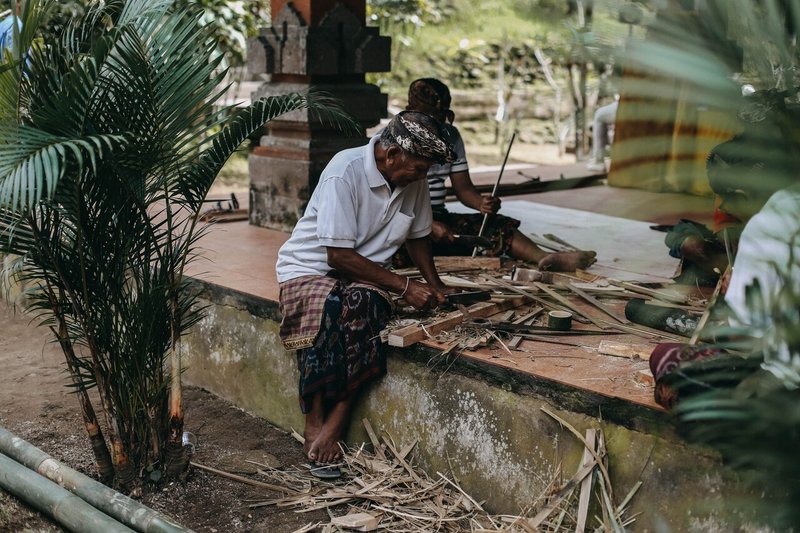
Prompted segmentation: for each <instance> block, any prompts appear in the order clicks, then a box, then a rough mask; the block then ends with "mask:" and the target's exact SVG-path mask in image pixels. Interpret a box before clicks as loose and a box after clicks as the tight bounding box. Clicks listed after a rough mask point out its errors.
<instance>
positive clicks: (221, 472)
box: [189, 461, 300, 494]
mask: <svg viewBox="0 0 800 533" xmlns="http://www.w3.org/2000/svg"><path fill="white" fill-rule="evenodd" d="M189 464H191V465H192V466H193V467H195V468H199V469H200V470H205V471H206V472H211V473H212V474H216V475H218V476H221V477H226V478H228V479H232V480H234V481H238V482H239V483H245V484H247V485H252V486H254V487H260V488H262V489H267V490H271V491H274V492H288V493H290V494H299V493H300V491H299V490H297V489H293V488H290V487H281V486H280V485H273V484H271V483H264V482H262V481H256V480H255V479H250V478H247V477H242V476H237V475H236V474H231V473H230V472H225V471H224V470H217V469H216V468H212V467H210V466H205V465H201V464H200V463H195V462H194V461H191V462H190V463H189Z"/></svg>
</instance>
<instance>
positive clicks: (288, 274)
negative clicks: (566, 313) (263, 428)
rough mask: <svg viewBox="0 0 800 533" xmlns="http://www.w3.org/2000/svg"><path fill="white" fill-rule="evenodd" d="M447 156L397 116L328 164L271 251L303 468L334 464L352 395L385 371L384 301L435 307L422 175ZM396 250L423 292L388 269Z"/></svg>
mask: <svg viewBox="0 0 800 533" xmlns="http://www.w3.org/2000/svg"><path fill="white" fill-rule="evenodd" d="M452 158H453V155H452V150H451V148H450V146H449V145H448V144H447V142H446V141H445V140H444V132H443V130H442V126H441V124H440V123H439V122H438V121H436V120H435V119H433V118H432V117H429V116H427V115H425V114H422V113H416V112H410V111H406V112H403V113H400V114H399V115H397V116H396V117H395V118H394V119H392V121H391V122H390V123H389V125H388V126H387V127H386V129H385V130H384V131H383V133H382V134H381V135H380V137H373V138H372V139H371V140H370V142H369V144H367V145H366V146H363V147H359V148H351V149H349V150H344V151H342V152H339V153H338V154H336V155H335V156H334V157H333V159H332V160H331V161H330V163H329V164H328V165H327V166H326V167H325V170H324V171H323V172H322V175H321V177H320V180H319V185H317V188H316V189H315V190H314V193H313V194H312V195H311V199H310V201H309V203H308V207H306V210H305V214H304V215H303V217H302V218H301V219H300V220H299V221H298V223H297V225H296V226H295V229H294V231H293V232H292V236H291V237H290V238H289V240H288V241H287V242H286V243H285V244H284V245H283V246H282V247H281V249H280V251H279V254H278V263H277V275H278V281H279V283H280V310H281V314H282V315H283V321H282V323H281V328H280V335H281V339H282V341H283V343H284V346H285V347H286V349H288V350H298V352H297V361H298V366H299V369H300V387H299V388H300V407H301V409H302V412H303V413H304V414H305V415H306V419H305V433H304V436H305V447H304V450H305V452H306V455H307V456H308V458H309V459H310V460H311V461H312V462H313V461H319V462H322V463H329V462H331V461H334V460H336V459H338V458H339V457H340V456H341V450H340V447H339V440H340V439H341V437H342V436H343V435H344V432H345V429H346V427H347V422H348V418H349V411H350V407H351V406H352V403H353V401H354V399H355V397H356V395H357V394H358V392H359V390H360V389H361V388H362V387H363V386H364V384H366V383H367V382H369V381H371V380H374V379H376V378H378V377H380V376H382V375H383V374H385V373H386V353H385V346H384V345H383V344H382V343H381V340H380V331H381V330H382V329H383V328H384V327H385V325H386V323H387V321H388V320H389V316H390V313H391V310H392V305H391V301H392V297H391V295H390V293H395V294H397V295H399V296H400V297H402V298H403V299H404V300H405V301H406V302H407V303H408V304H410V305H412V306H413V307H415V308H417V309H428V308H435V307H437V306H438V305H440V304H442V303H443V302H444V294H445V292H447V291H448V289H446V288H445V286H444V284H443V283H442V281H441V280H440V279H439V276H438V274H437V273H436V269H435V267H434V264H433V258H432V256H431V250H430V241H429V237H428V235H429V234H430V231H431V220H432V217H431V208H430V200H429V197H428V184H427V181H426V180H425V177H426V175H427V172H428V168H429V167H430V166H431V165H432V164H433V163H434V162H435V161H437V162H443V161H449V160H452ZM404 243H405V245H406V248H407V250H408V254H409V255H410V257H411V259H412V260H413V261H414V264H415V265H416V266H417V268H418V269H419V271H420V273H421V274H422V276H423V277H424V278H425V280H426V281H427V284H426V283H422V282H419V281H415V280H412V279H411V278H407V277H404V276H399V275H397V274H394V273H392V272H390V271H389V270H387V268H386V267H387V266H388V265H389V262H390V261H391V258H392V255H393V254H394V253H395V252H396V251H397V249H398V248H399V247H400V246H402V245H403V244H404ZM312 473H314V470H312Z"/></svg>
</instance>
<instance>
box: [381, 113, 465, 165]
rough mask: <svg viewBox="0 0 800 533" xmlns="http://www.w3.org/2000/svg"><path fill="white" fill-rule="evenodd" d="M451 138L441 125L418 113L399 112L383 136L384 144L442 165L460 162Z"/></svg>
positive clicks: (431, 118) (382, 141) (433, 119)
mask: <svg viewBox="0 0 800 533" xmlns="http://www.w3.org/2000/svg"><path fill="white" fill-rule="evenodd" d="M448 139H449V135H448V134H447V131H446V130H445V129H444V127H443V125H442V123H441V122H439V121H438V120H436V119H435V118H433V117H432V116H430V115H426V114H425V113H419V112H417V111H402V112H401V113H398V114H397V116H395V117H394V118H393V119H392V120H391V122H389V125H388V126H386V129H384V130H383V134H381V143H386V142H389V143H392V144H396V145H398V146H399V147H400V148H401V149H402V150H403V151H404V152H406V153H409V154H411V155H414V156H417V157H422V158H424V159H430V160H432V161H435V162H437V163H440V164H441V163H452V162H453V161H455V159H456V155H455V153H454V152H453V148H452V147H451V146H450V142H449V140H448Z"/></svg>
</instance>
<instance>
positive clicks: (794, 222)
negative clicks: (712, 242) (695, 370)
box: [650, 162, 800, 407]
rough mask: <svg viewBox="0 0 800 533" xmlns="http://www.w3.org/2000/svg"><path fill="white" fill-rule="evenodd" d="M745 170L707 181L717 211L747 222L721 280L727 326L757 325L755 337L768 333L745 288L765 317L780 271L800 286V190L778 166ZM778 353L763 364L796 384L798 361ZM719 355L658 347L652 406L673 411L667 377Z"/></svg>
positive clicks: (698, 348)
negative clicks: (755, 289)
mask: <svg viewBox="0 0 800 533" xmlns="http://www.w3.org/2000/svg"><path fill="white" fill-rule="evenodd" d="M739 170H744V169H739ZM749 171H750V172H749V175H745V173H740V172H737V171H734V170H732V169H729V172H726V173H719V174H715V175H714V176H713V177H712V176H711V175H709V178H710V180H711V182H712V188H713V189H714V191H715V192H717V194H718V195H719V197H720V203H719V207H720V209H721V210H723V211H724V212H726V213H729V214H731V215H733V216H735V217H736V218H738V219H739V220H743V221H745V222H746V224H745V226H744V230H743V231H742V234H741V238H740V239H739V243H738V251H737V253H736V257H735V259H734V264H733V269H732V270H731V275H730V279H729V280H727V279H723V280H722V281H721V283H722V287H721V289H722V291H721V292H723V293H724V295H725V298H724V302H725V304H726V306H727V308H728V311H729V313H728V315H729V321H730V323H731V324H733V325H740V326H741V325H744V326H753V327H756V326H757V327H758V328H759V329H758V330H756V329H754V330H753V333H754V334H755V335H756V336H758V335H761V334H763V333H764V331H767V330H769V329H770V328H769V327H768V326H767V325H765V324H760V323H759V322H760V321H761V318H757V317H756V316H754V315H753V314H752V313H751V309H750V308H749V307H748V305H747V303H746V298H745V295H746V293H747V292H748V287H750V286H752V285H753V283H754V282H757V283H758V285H759V288H760V290H761V301H760V302H759V304H758V309H756V311H766V313H767V314H769V313H770V312H771V311H772V309H773V306H774V304H775V303H776V302H777V301H778V299H779V298H780V295H781V293H782V291H783V289H784V284H783V282H782V281H781V277H780V276H779V274H778V272H779V271H780V272H788V273H789V274H790V275H789V276H788V279H791V280H792V282H793V283H796V284H797V283H800V186H798V185H796V184H794V182H795V181H796V180H795V179H793V177H792V176H793V171H791V170H789V171H788V172H787V169H785V168H783V165H781V164H780V162H779V163H778V164H771V163H769V162H767V163H759V164H758V165H757V166H756V167H752V168H750V169H749ZM776 190H777V192H775V191H776ZM795 290H796V291H798V292H800V287H798V286H795ZM751 305H752V304H751ZM765 326H767V327H766V328H765ZM762 329H763V330H764V331H762ZM783 346H784V347H785V343H784V344H783ZM778 353H779V355H778V359H779V360H778V361H773V362H772V363H771V362H770V361H765V367H766V368H767V369H770V365H771V364H772V367H773V368H780V369H781V372H784V373H785V372H787V371H788V372H794V373H795V374H794V376H792V378H793V379H795V380H796V383H797V384H798V385H800V361H793V360H792V358H791V356H790V354H788V353H787V350H785V349H783V348H780V349H779V350H778ZM719 354H720V351H719V350H718V349H716V348H714V347H713V346H711V347H709V346H707V345H688V344H679V343H663V344H659V345H658V346H657V347H656V348H655V350H653V353H652V355H651V357H650V370H651V371H652V373H653V376H654V377H655V379H656V389H655V400H656V402H658V403H659V404H661V405H663V406H664V407H672V406H673V405H674V404H675V402H676V401H677V399H678V397H677V394H676V392H675V391H674V390H672V389H671V388H670V386H669V380H668V379H665V378H666V377H667V376H668V374H669V373H671V372H673V371H675V370H676V369H677V368H678V366H679V365H680V364H681V363H684V362H688V361H692V360H695V359H699V358H702V357H708V356H714V355H719ZM792 365H793V366H792ZM787 368H789V369H791V368H793V370H787Z"/></svg>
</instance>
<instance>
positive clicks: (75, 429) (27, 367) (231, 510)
mask: <svg viewBox="0 0 800 533" xmlns="http://www.w3.org/2000/svg"><path fill="white" fill-rule="evenodd" d="M0 324H2V326H1V328H2V329H1V330H0V331H2V333H0V369H2V371H0V425H2V426H3V427H5V428H6V429H7V430H8V431H11V432H12V433H14V434H16V435H17V436H19V437H21V438H23V439H25V440H27V441H28V442H30V443H32V444H34V445H35V446H38V447H39V448H41V449H42V450H44V451H45V452H47V453H49V454H50V455H52V456H53V457H54V458H56V459H57V460H59V461H63V462H64V463H65V464H67V465H69V466H71V467H72V468H74V469H76V470H78V471H81V472H83V473H85V474H87V475H89V476H92V477H96V475H95V472H94V466H93V464H92V455H91V449H90V447H89V444H88V440H87V438H86V434H85V431H84V430H83V427H82V425H81V421H80V414H79V408H78V403H77V400H76V398H75V397H74V396H73V395H71V394H70V392H69V389H68V388H66V387H65V383H66V377H67V376H66V374H65V373H64V365H63V356H62V354H61V352H60V350H59V349H58V347H57V346H56V345H54V344H52V343H51V342H50V339H49V337H48V336H47V332H46V330H45V329H43V328H38V327H36V326H35V325H34V324H33V323H31V320H30V318H29V317H27V316H25V315H22V314H20V312H19V311H17V312H14V310H12V309H11V308H9V307H8V306H7V305H6V304H5V303H2V302H0ZM184 405H185V407H186V426H185V428H186V430H187V431H191V432H192V433H194V435H195V436H196V437H197V449H196V453H195V455H194V457H193V459H192V460H193V461H196V462H198V463H201V464H204V465H208V466H212V467H216V468H219V469H222V470H227V471H232V472H238V473H239V474H242V475H247V474H248V473H250V472H248V470H250V471H252V469H253V466H252V465H251V464H250V463H247V462H246V460H253V461H256V462H260V463H263V464H269V465H270V466H276V467H279V466H281V465H284V466H288V465H301V464H302V463H303V462H304V461H303V459H304V456H303V453H302V449H301V446H300V444H298V443H297V442H296V441H295V440H294V439H293V438H292V437H291V436H289V435H288V434H286V433H285V432H283V431H281V430H278V429H277V428H275V427H273V426H271V425H269V424H268V423H266V422H265V421H264V420H261V419H259V418H256V417H254V416H251V415H249V414H247V413H245V412H243V411H241V410H240V409H238V408H236V407H235V406H233V405H232V404H230V403H228V402H225V401H223V400H221V399H219V398H217V397H215V396H213V395H211V394H210V393H208V392H206V391H204V390H200V389H193V388H188V389H186V390H185V403H184ZM267 450H268V451H269V452H267ZM274 496H276V494H275V493H269V492H267V491H265V490H263V489H260V488H256V487H251V486H249V485H245V484H242V483H239V482H235V481H229V480H227V479H223V478H220V477H218V476H215V475H212V474H207V473H205V472H202V471H199V470H197V469H193V470H192V472H191V473H190V475H189V478H188V479H187V481H186V482H185V483H179V482H174V483H171V484H169V485H166V486H162V487H159V488H157V489H155V490H150V491H148V492H147V493H146V494H145V496H144V497H143V500H142V501H143V502H144V503H145V504H146V505H148V506H150V507H152V508H154V509H157V510H159V511H161V512H163V513H165V514H167V515H169V516H171V517H173V518H174V519H176V520H177V521H178V522H179V523H181V524H182V525H184V526H186V527H189V528H192V529H194V530H195V531H198V532H200V531H206V532H211V533H216V532H220V533H221V532H229V531H275V532H283V531H294V530H296V529H299V528H301V527H302V526H304V525H306V524H308V523H309V522H319V521H323V520H324V521H327V520H328V519H329V517H328V514H327V513H324V512H323V511H316V512H313V513H295V512H294V511H293V510H291V509H285V508H276V507H274V506H270V507H260V508H258V509H250V508H249V507H248V505H249V503H250V502H253V501H264V500H267V499H270V498H272V497H274ZM0 531H10V532H11V531H13V532H17V531H25V532H37V533H38V532H48V533H49V532H58V531H62V529H61V528H59V527H58V526H56V525H54V524H53V523H52V522H51V521H49V520H47V519H46V518H45V517H43V516H42V515H40V514H38V513H36V512H35V511H32V510H31V509H30V508H28V507H27V506H26V505H24V504H22V503H21V502H19V501H18V500H16V499H15V498H14V497H12V496H11V495H9V494H8V493H6V492H3V491H2V490H0Z"/></svg>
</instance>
